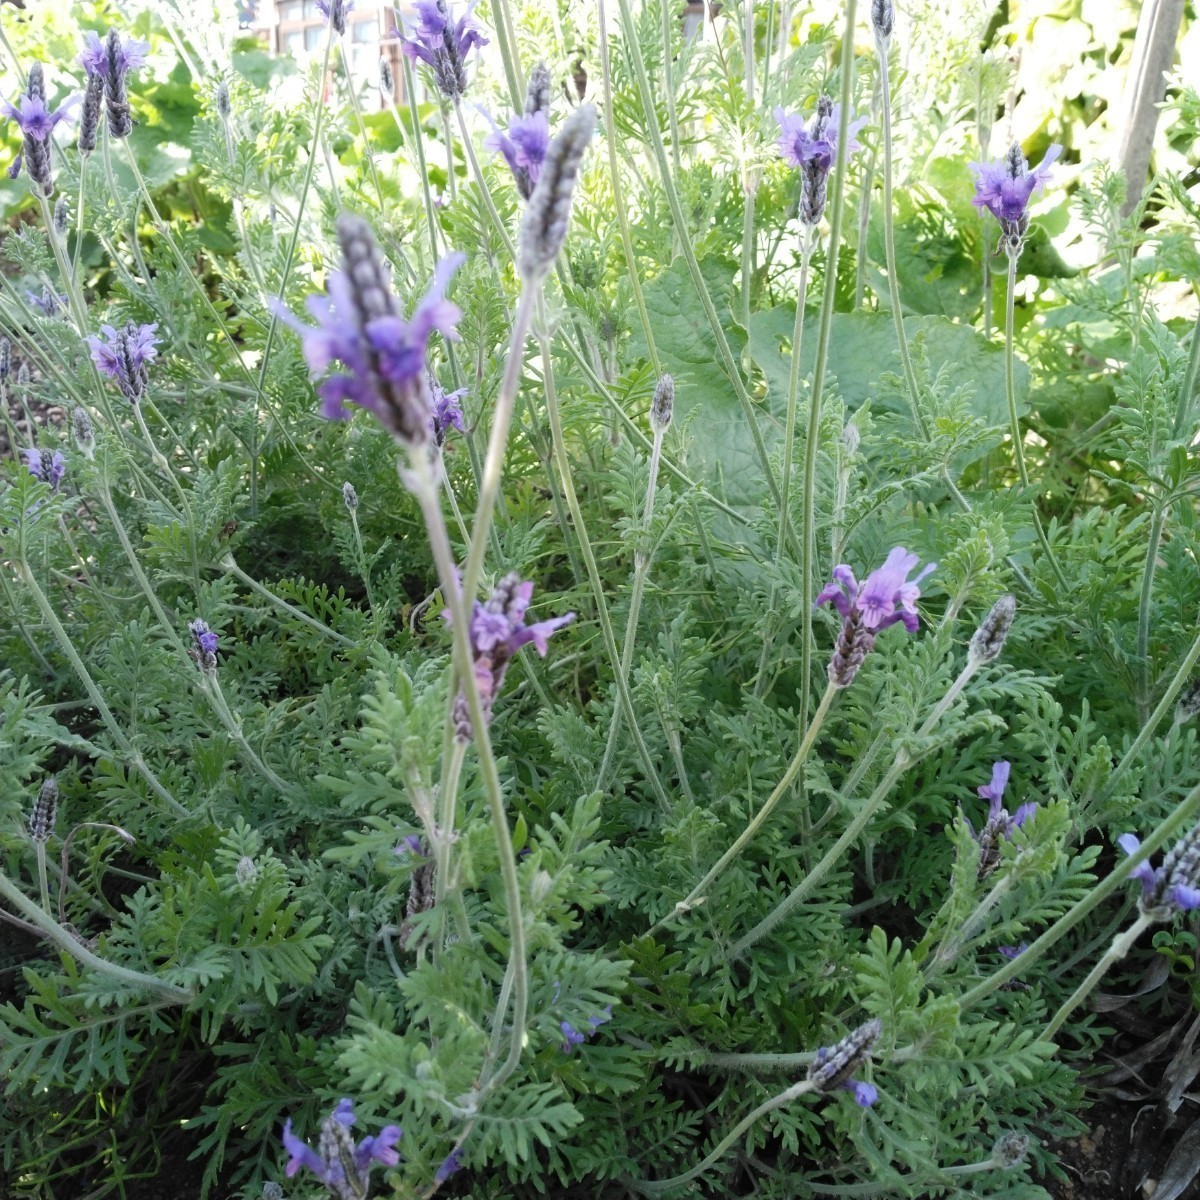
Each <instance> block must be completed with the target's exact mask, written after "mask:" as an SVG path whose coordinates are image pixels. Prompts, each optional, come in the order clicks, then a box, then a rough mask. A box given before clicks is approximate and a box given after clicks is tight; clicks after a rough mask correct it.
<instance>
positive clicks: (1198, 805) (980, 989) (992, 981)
mask: <svg viewBox="0 0 1200 1200" xmlns="http://www.w3.org/2000/svg"><path fill="white" fill-rule="evenodd" d="M1197 813H1200V784H1197V785H1196V786H1195V787H1194V788H1192V790H1191V791H1190V792H1188V794H1187V795H1186V796H1184V798H1183V799H1182V800H1180V801H1179V803H1178V804H1177V805H1176V806H1175V808H1174V810H1173V811H1172V813H1171V815H1170V816H1169V817H1167V818H1166V819H1165V820H1164V821H1163V822H1162V824H1161V825H1159V826H1158V828H1157V829H1155V830H1154V831H1153V832H1152V833H1151V834H1149V835H1148V836H1147V837H1146V839H1145V840H1144V841H1143V842H1142V843H1141V845H1140V847H1139V849H1138V850H1137V851H1136V853H1134V854H1131V855H1130V856H1129V857H1128V858H1126V859H1124V860H1123V861H1121V862H1118V863H1117V864H1116V865H1115V866H1114V867H1113V869H1112V870H1111V871H1110V872H1109V874H1108V876H1107V877H1106V878H1104V879H1102V880H1100V882H1099V883H1097V884H1096V885H1095V886H1094V887H1093V888H1092V889H1091V890H1090V891H1089V892H1088V894H1087V895H1086V896H1084V897H1083V899H1081V900H1078V901H1076V903H1075V904H1073V905H1072V906H1071V907H1070V908H1069V909H1067V911H1066V912H1065V913H1063V915H1062V916H1061V917H1059V918H1058V920H1056V921H1055V922H1054V923H1053V924H1051V925H1050V926H1048V927H1047V928H1046V929H1045V930H1044V931H1043V932H1042V934H1041V936H1040V937H1038V938H1037V939H1036V940H1035V941H1034V942H1032V943H1031V944H1030V945H1029V946H1028V947H1027V948H1026V949H1025V950H1023V951H1022V952H1021V953H1020V954H1019V955H1017V956H1016V957H1015V958H1013V959H1011V960H1010V961H1009V962H1007V963H1005V964H1004V966H1003V967H1001V968H1000V970H998V971H997V972H996V973H995V974H994V975H990V976H988V978H986V979H983V980H981V981H980V982H979V983H977V984H976V985H975V986H974V987H973V988H970V989H969V990H968V991H966V992H964V993H963V995H962V996H961V997H960V998H959V1010H960V1011H961V1012H967V1011H968V1010H969V1009H971V1008H973V1007H975V1005H977V1004H979V1003H980V1002H981V1001H982V1000H985V999H986V998H987V997H988V996H990V995H991V994H992V993H993V992H994V991H996V990H997V989H998V988H1001V987H1003V986H1004V984H1006V983H1008V982H1009V981H1010V980H1012V979H1015V978H1016V977H1017V976H1018V975H1020V974H1021V973H1022V972H1023V971H1024V970H1025V969H1026V967H1028V966H1032V965H1033V964H1034V963H1036V962H1037V961H1038V960H1039V959H1041V958H1043V957H1044V956H1045V954H1046V953H1047V952H1048V951H1049V950H1050V948H1051V947H1052V946H1054V945H1055V944H1056V943H1057V942H1058V941H1060V940H1061V939H1062V938H1063V937H1065V936H1066V935H1067V934H1068V933H1070V932H1071V930H1072V929H1074V928H1075V926H1076V925H1078V924H1079V923H1080V921H1082V920H1083V919H1084V918H1085V917H1086V916H1088V914H1089V913H1091V912H1092V911H1093V909H1095V908H1097V907H1099V906H1100V905H1101V904H1103V903H1104V902H1105V901H1106V900H1107V899H1108V898H1109V897H1110V896H1111V895H1113V893H1114V892H1117V891H1119V890H1120V889H1121V888H1123V887H1124V886H1125V883H1126V881H1127V880H1128V879H1130V878H1133V877H1134V875H1135V873H1136V872H1137V870H1138V868H1139V867H1141V865H1142V864H1143V863H1145V862H1146V861H1147V860H1148V859H1149V858H1150V856H1151V855H1152V854H1153V853H1154V852H1155V851H1157V850H1159V849H1161V848H1162V847H1163V846H1164V845H1165V844H1166V843H1167V842H1169V841H1170V840H1171V839H1172V838H1174V837H1177V836H1178V835H1179V834H1180V833H1182V832H1183V830H1184V829H1186V828H1187V826H1188V824H1189V822H1191V823H1194V822H1195V820H1196V816H1197ZM1056 1015H1057V1014H1056ZM1068 1015H1069V1014H1068ZM1054 1020H1055V1018H1051V1024H1053V1023H1054ZM1059 1024H1060V1025H1061V1022H1059Z"/></svg>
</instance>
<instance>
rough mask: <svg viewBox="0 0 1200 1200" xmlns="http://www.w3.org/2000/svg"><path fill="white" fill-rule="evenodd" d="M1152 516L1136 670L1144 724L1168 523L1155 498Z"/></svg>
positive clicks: (1140, 604) (1164, 507) (1140, 600)
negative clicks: (1156, 578)
mask: <svg viewBox="0 0 1200 1200" xmlns="http://www.w3.org/2000/svg"><path fill="white" fill-rule="evenodd" d="M1153 503H1154V512H1153V513H1152V514H1151V516H1150V537H1149V539H1148V540H1147V543H1146V561H1145V564H1144V565H1143V567H1142V591H1141V595H1140V597H1139V598H1138V624H1137V671H1138V693H1137V709H1138V720H1139V721H1140V722H1142V723H1143V724H1144V723H1145V721H1146V718H1147V717H1148V716H1149V715H1150V674H1151V671H1150V668H1151V662H1150V615H1151V608H1152V605H1153V600H1154V572H1155V568H1156V567H1157V566H1158V548H1159V545H1160V544H1161V542H1162V535H1163V526H1164V525H1165V524H1166V521H1167V504H1166V502H1165V501H1164V500H1162V499H1161V498H1159V497H1155V498H1154V501H1153Z"/></svg>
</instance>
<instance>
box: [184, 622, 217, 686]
mask: <svg viewBox="0 0 1200 1200" xmlns="http://www.w3.org/2000/svg"><path fill="white" fill-rule="evenodd" d="M188 632H189V633H190V634H191V635H192V657H193V658H194V659H195V660H196V665H197V666H198V667H199V668H200V670H202V671H204V672H205V673H206V674H209V675H211V674H212V673H213V672H214V671H215V670H216V669H217V644H218V642H217V635H216V634H215V633H213V631H212V630H211V629H209V627H208V622H207V621H201V620H195V621H189V622H188Z"/></svg>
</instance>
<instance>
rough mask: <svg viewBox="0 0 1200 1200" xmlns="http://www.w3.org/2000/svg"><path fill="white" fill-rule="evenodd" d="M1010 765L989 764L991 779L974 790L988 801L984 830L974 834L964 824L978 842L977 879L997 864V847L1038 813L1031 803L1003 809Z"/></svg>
mask: <svg viewBox="0 0 1200 1200" xmlns="http://www.w3.org/2000/svg"><path fill="white" fill-rule="evenodd" d="M1010 770H1011V766H1010V764H1009V763H1007V762H1003V761H1001V762H998V763H993V764H992V778H991V780H990V781H989V782H988V783H985V784H984V785H983V786H982V787H980V788H976V789H975V790H976V791H977V792H978V793H979V795H980V796H982V797H983V798H984V799H985V800H986V801H988V816H987V821H986V822H985V823H984V826H983V828H982V829H981V830H980V831H979V833H978V834H976V832H975V830H974V829H973V828H972V826H971V822H970V821H967V828H968V829H970V830H971V836H972V837H973V838H974V839H975V840H976V842H978V843H979V878H980V879H983V878H984V877H985V876H987V875H990V874H991V873H992V872H993V871H994V870H995V869H996V868H997V867H998V866H999V865H1000V844H1001V842H1003V841H1007V840H1009V839H1010V838H1011V837H1012V835H1013V830H1015V829H1020V828H1021V826H1022V825H1024V824H1025V822H1026V821H1028V820H1029V818H1030V817H1032V816H1033V815H1034V813H1036V812H1037V804H1036V803H1034V802H1033V801H1030V802H1029V803H1027V804H1022V805H1020V806H1019V807H1018V808H1017V810H1016V812H1013V813H1010V812H1009V811H1008V810H1007V809H1006V808H1005V807H1004V789H1005V788H1006V787H1008V776H1009V772H1010Z"/></svg>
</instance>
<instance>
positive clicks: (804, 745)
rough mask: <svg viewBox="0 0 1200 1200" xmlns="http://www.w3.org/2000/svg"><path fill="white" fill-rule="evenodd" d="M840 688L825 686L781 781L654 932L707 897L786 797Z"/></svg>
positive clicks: (655, 927)
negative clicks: (735, 837)
mask: <svg viewBox="0 0 1200 1200" xmlns="http://www.w3.org/2000/svg"><path fill="white" fill-rule="evenodd" d="M840 690H841V689H839V688H838V687H837V686H836V685H834V684H833V683H830V684H828V685H827V686H826V688H825V692H824V694H823V695H822V696H821V700H820V703H819V704H818V705H817V711H816V712H815V713H814V714H813V718H812V720H811V721H810V722H809V724H808V728H807V729H806V730H805V733H804V737H803V738H802V739H801V741H800V745H799V747H798V748H797V750H796V753H795V754H794V755H793V756H792V761H791V762H790V763H789V764H788V767H787V770H786V771H785V772H784V773H783V778H782V779H780V781H779V782H778V783H777V784H776V785H775V789H774V790H773V791H772V792H771V794H770V795H769V796H768V797H767V799H766V800H765V801H764V802H763V806H762V808H760V809H759V810H758V812H756V813H755V814H754V816H753V817H752V818H751V820H750V821H749V823H748V824H747V825H746V828H745V829H744V830H742V832H741V833H740V834H739V835H738V837H737V839H736V840H735V841H734V843H733V845H732V846H730V847H729V849H728V850H726V851H725V853H724V854H722V855H721V857H720V858H719V859H717V861H716V862H715V863H714V864H713V865H712V867H710V868H709V870H708V871H707V873H706V874H705V875H704V877H703V878H702V879H701V880H700V882H699V883H697V884H696V886H695V887H693V888H692V890H691V891H690V892H688V894H687V895H686V896H685V897H684V898H683V899H682V900H680V901H679V903H678V904H676V905H675V907H674V909H673V910H672V911H671V912H670V913H669V914H668V915H667V916H666V917H665V918H663V920H661V921H658V922H657V923H656V924H655V925H654V926H653V928H654V929H657V928H658V926H660V925H662V924H663V923H664V922H665V921H668V920H671V919H673V918H674V917H677V916H682V915H684V914H685V913H687V912H690V911H691V909H693V908H694V907H695V906H696V905H697V904H699V903H701V902H702V901H703V900H705V899H706V898H707V894H708V891H709V890H710V888H711V886H712V884H713V881H714V880H716V878H717V877H718V876H719V875H720V874H721V873H722V872H723V871H724V870H725V868H726V867H727V866H729V864H730V863H731V862H733V860H734V859H735V858H737V856H738V855H739V854H741V852H742V851H743V850H744V849H745V848H746V846H747V845H749V843H750V841H751V840H752V839H753V838H754V835H755V834H756V833H758V831H759V830H760V829H761V828H762V827H763V825H764V824H765V823H766V821H767V819H768V818H769V817H770V815H771V814H772V813H773V812H774V811H775V808H776V806H777V805H778V804H779V801H780V800H782V799H783V797H784V796H785V795H787V793H788V790H789V789H790V788H791V786H792V784H793V783H794V782H795V780H796V777H797V776H798V775H799V774H800V769H801V768H802V767H803V766H804V763H805V761H806V760H807V759H808V755H809V753H810V751H811V750H812V748H813V745H814V743H815V742H816V740H817V734H819V733H820V732H821V726H822V725H823V724H824V723H825V718H826V717H827V716H828V715H829V709H830V707H831V706H832V704H833V701H834V699H835V697H836V696H837V694H838V692H839V691H840Z"/></svg>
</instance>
